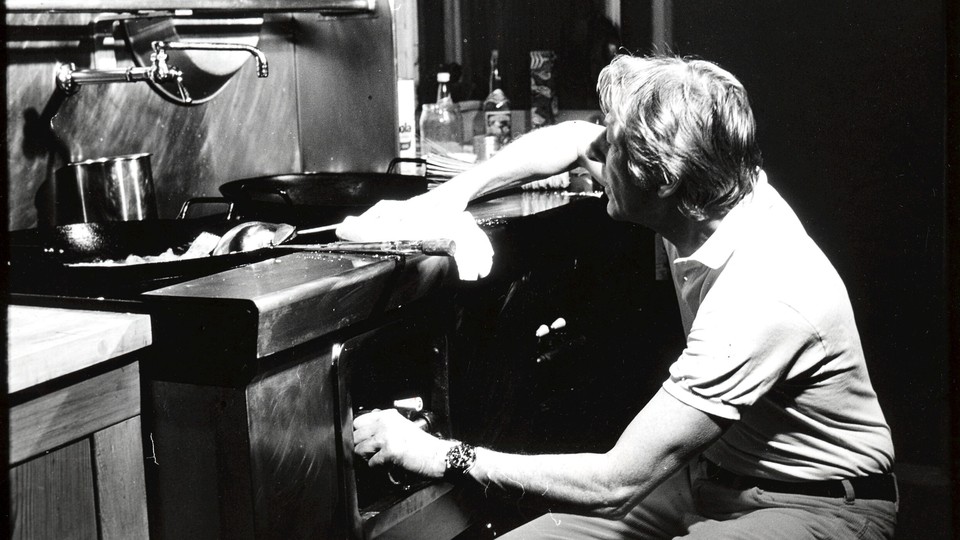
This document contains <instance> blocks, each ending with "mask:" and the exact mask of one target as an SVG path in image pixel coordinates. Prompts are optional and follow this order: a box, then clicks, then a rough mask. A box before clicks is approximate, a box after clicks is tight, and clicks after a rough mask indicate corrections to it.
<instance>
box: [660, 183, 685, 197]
mask: <svg viewBox="0 0 960 540" xmlns="http://www.w3.org/2000/svg"><path fill="white" fill-rule="evenodd" d="M679 187H680V182H678V181H676V180H674V181H673V182H667V183H665V184H660V185H659V186H657V196H658V197H660V198H661V199H666V198H668V197H670V196H671V195H673V194H674V193H676V191H677V188H679Z"/></svg>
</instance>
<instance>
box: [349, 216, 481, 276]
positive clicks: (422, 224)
mask: <svg viewBox="0 0 960 540" xmlns="http://www.w3.org/2000/svg"><path fill="white" fill-rule="evenodd" d="M337 236H338V237H339V238H342V239H344V240H349V241H352V242H384V241H391V240H434V239H441V238H446V239H449V240H453V241H454V242H456V252H455V253H454V255H453V258H454V260H456V262H457V271H458V273H459V276H460V279H461V280H465V281H475V280H478V279H481V278H484V277H486V276H487V275H488V274H489V273H490V269H491V268H492V266H493V246H492V245H491V244H490V239H489V238H487V235H486V233H484V232H483V229H481V228H480V227H479V226H478V225H477V221H476V220H475V219H474V217H473V216H472V215H471V214H470V212H467V211H451V210H449V209H443V208H437V207H428V206H426V205H422V204H417V203H416V202H414V200H410V201H380V202H378V203H377V204H376V205H374V206H373V207H372V208H370V209H369V210H367V211H366V212H364V213H363V214H362V215H360V216H348V217H347V218H346V219H344V220H343V223H341V224H340V226H339V227H337Z"/></svg>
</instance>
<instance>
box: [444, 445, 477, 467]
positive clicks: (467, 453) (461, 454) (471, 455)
mask: <svg viewBox="0 0 960 540" xmlns="http://www.w3.org/2000/svg"><path fill="white" fill-rule="evenodd" d="M476 459H477V452H476V450H474V448H473V447H472V446H470V445H469V444H465V443H457V445H456V446H454V447H453V448H451V449H450V450H448V451H447V460H446V461H447V463H446V465H447V472H452V473H458V474H463V473H465V472H466V471H467V470H468V469H469V468H470V467H472V466H473V462H474V461H476Z"/></svg>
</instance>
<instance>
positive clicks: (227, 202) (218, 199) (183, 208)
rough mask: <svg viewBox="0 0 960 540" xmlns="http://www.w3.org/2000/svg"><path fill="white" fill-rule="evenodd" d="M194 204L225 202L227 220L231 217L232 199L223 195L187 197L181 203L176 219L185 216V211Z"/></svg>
mask: <svg viewBox="0 0 960 540" xmlns="http://www.w3.org/2000/svg"><path fill="white" fill-rule="evenodd" d="M194 204H225V205H227V221H229V220H231V219H233V201H231V200H230V199H226V198H224V197H194V198H192V199H188V200H186V201H185V202H184V203H183V206H181V207H180V212H179V213H178V214H177V219H184V218H186V217H187V212H189V211H190V207H191V206H193V205H194Z"/></svg>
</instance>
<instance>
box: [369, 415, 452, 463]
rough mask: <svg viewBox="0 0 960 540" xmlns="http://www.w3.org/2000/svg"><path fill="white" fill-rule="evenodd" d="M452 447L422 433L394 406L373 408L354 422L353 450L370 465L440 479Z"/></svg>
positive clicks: (447, 442) (450, 443)
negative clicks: (393, 466)
mask: <svg viewBox="0 0 960 540" xmlns="http://www.w3.org/2000/svg"><path fill="white" fill-rule="evenodd" d="M452 446H453V443H452V442H450V441H443V440H440V439H438V438H436V437H434V436H432V435H430V434H428V433H426V432H424V431H423V430H421V429H420V428H419V427H417V425H416V424H414V423H413V422H411V421H409V420H407V419H406V418H404V417H403V416H401V415H400V413H398V412H397V410H396V409H387V410H384V411H380V410H374V411H371V412H369V413H367V414H364V415H362V416H359V417H357V418H355V419H354V421H353V451H354V452H356V453H357V454H358V455H360V456H362V457H363V458H365V459H367V460H368V463H369V464H370V466H371V467H376V466H379V465H396V466H398V467H401V468H403V469H406V470H408V471H410V472H412V473H416V474H418V475H420V476H423V477H426V478H441V477H443V473H444V472H446V454H447V450H449V449H450V448H451V447H452Z"/></svg>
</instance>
